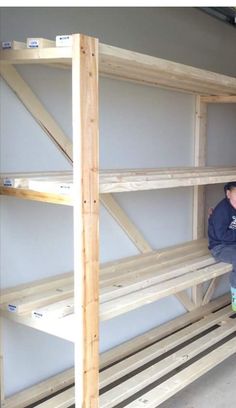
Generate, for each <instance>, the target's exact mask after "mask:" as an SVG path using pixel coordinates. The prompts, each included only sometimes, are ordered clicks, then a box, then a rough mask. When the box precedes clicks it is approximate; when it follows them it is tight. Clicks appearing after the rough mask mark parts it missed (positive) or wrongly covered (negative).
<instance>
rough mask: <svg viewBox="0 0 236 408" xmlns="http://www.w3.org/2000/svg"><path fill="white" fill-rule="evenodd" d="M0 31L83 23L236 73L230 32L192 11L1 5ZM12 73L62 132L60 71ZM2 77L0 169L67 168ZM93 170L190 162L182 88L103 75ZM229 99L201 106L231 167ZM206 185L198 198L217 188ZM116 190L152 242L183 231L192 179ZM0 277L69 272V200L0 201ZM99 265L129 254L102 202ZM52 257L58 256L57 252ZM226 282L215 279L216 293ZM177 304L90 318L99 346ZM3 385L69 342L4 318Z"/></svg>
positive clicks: (187, 100) (58, 359)
mask: <svg viewBox="0 0 236 408" xmlns="http://www.w3.org/2000/svg"><path fill="white" fill-rule="evenodd" d="M0 23H1V24H0V27H1V28H0V37H1V39H2V40H8V39H16V40H25V38H26V37H27V36H28V37H29V36H32V37H33V36H39V37H41V36H43V37H45V38H52V39H53V38H54V37H55V35H56V34H64V33H73V32H83V33H85V34H89V35H94V36H97V37H99V38H100V40H101V41H102V42H104V43H109V44H111V45H116V46H120V47H124V48H127V49H133V50H136V51H140V52H144V53H147V54H152V55H156V56H159V57H162V58H166V59H170V60H173V61H178V62H182V63H185V64H189V65H195V66H198V67H202V68H206V69H210V70H212V71H215V72H222V73H225V74H230V75H234V76H235V75H236V72H235V71H236V69H235V66H236V65H235V60H236V58H235V57H236V54H235V39H236V32H235V30H233V28H231V27H230V26H227V25H225V24H223V23H220V22H219V21H217V20H215V19H212V18H210V17H209V16H207V15H205V14H203V13H202V12H200V11H199V10H197V9H192V8H155V9H152V8H77V9H72V8H54V9H52V8H48V9H44V8H41V9H40V8H2V9H1V15H0ZM19 71H20V73H21V74H22V76H23V77H24V78H25V79H26V80H27V81H28V83H29V84H30V85H31V86H32V88H33V89H34V90H35V92H36V93H37V94H38V95H39V97H40V99H41V100H42V101H43V103H44V104H45V106H46V107H47V108H48V110H49V111H50V112H51V113H52V115H53V116H54V117H55V118H56V119H57V121H58V122H59V123H60V125H61V126H62V128H63V129H64V131H65V132H66V133H67V135H68V136H69V137H71V96H70V95H71V85H70V81H71V78H70V74H69V72H67V71H62V70H52V69H50V68H46V67H33V68H32V67H20V68H19ZM0 86H1V89H0V91H1V93H0V98H1V112H0V113H1V170H2V171H33V170H63V169H69V168H70V167H69V165H68V163H67V162H66V160H65V159H64V158H63V157H62V156H61V155H60V154H59V153H58V151H57V150H56V148H55V147H54V146H53V145H52V144H51V142H50V141H49V140H48V139H47V137H46V136H45V135H44V134H43V132H42V131H41V130H40V129H39V127H38V126H37V124H35V122H34V120H33V119H32V117H31V116H30V115H29V113H28V112H27V111H26V110H25V108H24V107H23V106H22V105H21V103H20V102H19V101H18V100H17V99H16V97H15V96H14V94H13V93H12V92H11V91H10V90H9V89H8V87H7V86H6V84H5V83H3V82H0ZM100 101H101V104H100V106H101V107H100V165H101V168H120V167H158V166H171V165H172V166H181V165H191V164H193V129H194V109H195V101H194V97H193V96H191V95H185V94H182V93H177V92H171V91H167V90H162V89H158V88H151V87H146V86H139V85H136V84H131V83H128V82H121V81H113V80H109V79H102V80H101V86H100ZM235 112H236V109H235V106H234V105H228V106H219V105H215V106H211V107H210V108H209V123H208V136H209V142H208V163H209V164H225V165H226V164H234V157H235V153H234V152H235V148H236V137H235V131H234V129H235V126H236V115H235ZM221 191H222V186H210V187H209V188H208V194H207V205H214V204H215V203H216V201H217V200H218V199H220V198H221V196H222V192H221ZM116 198H117V200H118V202H119V203H120V205H121V206H122V207H123V208H124V209H125V211H126V212H127V214H128V215H129V216H130V218H131V219H132V220H133V221H134V223H136V225H137V226H138V227H139V229H140V230H141V232H142V233H143V235H144V237H145V238H146V239H147V240H148V241H149V242H150V244H151V245H152V246H153V248H161V247H165V246H169V245H172V244H176V243H180V242H183V241H187V240H190V239H191V234H192V230H191V221H192V218H191V206H192V190H191V188H179V189H169V190H162V191H158V190H157V191H150V192H134V193H127V194H124V193H119V194H116ZM1 202H2V206H1V221H2V222H1V238H2V239H1V245H2V247H1V254H2V257H1V284H2V287H7V286H10V285H16V284H18V283H23V282H28V281H30V280H35V279H38V278H40V277H46V276H50V275H55V274H58V273H63V272H66V271H69V270H72V266H73V265H72V209H71V208H67V207H63V206H56V205H50V204H44V203H37V202H27V201H20V200H19V201H18V200H16V199H14V198H8V197H2V198H1ZM100 215H101V217H100V218H101V221H100V238H101V245H100V259H101V262H105V261H109V260H113V259H119V258H121V257H124V256H129V255H133V254H137V249H136V248H135V247H134V246H133V244H132V243H131V242H130V241H129V240H128V238H127V237H126V235H125V234H124V232H123V231H122V230H121V228H120V227H118V226H117V224H116V223H115V222H114V220H113V219H112V218H111V217H110V216H109V214H108V213H107V211H106V210H105V209H104V208H103V207H101V214H100ZM58 254H60V255H59V256H58ZM227 288H228V282H227V280H226V279H225V280H224V282H223V283H222V285H221V287H220V288H219V290H218V292H217V294H219V293H223V292H224V291H225V290H227ZM183 312H184V308H183V307H182V306H181V305H180V304H179V302H178V301H177V300H176V299H175V298H174V297H169V298H167V299H163V300H161V301H158V302H156V303H154V304H152V305H148V306H145V307H142V308H140V309H138V310H135V311H133V312H131V313H128V314H126V315H123V316H120V317H117V318H115V319H112V320H110V321H108V322H104V323H102V324H101V331H100V337H101V351H104V350H106V349H108V348H110V347H113V346H115V345H116V344H119V343H121V342H123V341H125V340H126V339H129V338H131V337H133V336H135V335H137V334H139V333H141V332H144V331H146V330H148V329H149V328H151V327H154V326H155V325H157V324H160V323H162V322H164V321H166V320H169V319H171V318H174V317H175V316H177V315H179V314H181V313H183ZM5 328H6V330H5V331H4V348H5V353H6V359H5V382H6V393H7V395H10V394H12V393H14V392H16V391H18V390H20V389H22V388H24V387H27V386H29V385H31V384H34V383H35V382H37V381H40V380H42V379H44V378H46V377H49V376H50V375H53V374H55V373H57V372H59V371H61V370H63V369H65V368H67V367H70V366H71V365H72V364H73V345H72V344H70V343H69V342H65V341H63V340H60V339H57V338H54V337H52V336H48V335H46V334H43V333H40V332H36V331H34V330H32V329H29V328H25V327H22V326H20V325H17V324H14V323H12V322H7V321H6V322H5Z"/></svg>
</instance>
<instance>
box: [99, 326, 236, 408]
mask: <svg viewBox="0 0 236 408" xmlns="http://www.w3.org/2000/svg"><path fill="white" fill-rule="evenodd" d="M235 331H236V324H235V322H234V321H232V320H231V321H229V322H227V323H225V324H224V325H223V326H222V327H219V328H217V329H215V330H214V331H212V332H210V333H208V334H206V335H204V336H203V337H201V338H200V339H197V340H195V341H193V342H192V343H190V344H189V345H187V346H185V347H183V348H181V349H180V350H178V351H176V352H175V353H174V355H170V356H168V357H166V358H164V359H163V360H161V361H159V362H157V363H154V364H153V365H152V366H151V367H149V368H146V369H144V370H143V371H142V372H141V373H138V374H136V375H134V376H133V377H131V378H130V379H128V380H126V381H124V382H122V383H121V384H120V385H118V386H116V387H115V388H112V389H111V390H110V391H108V392H106V393H104V394H102V395H101V397H100V408H113V407H115V406H116V405H117V404H118V403H120V402H122V401H124V400H125V399H127V398H129V397H131V396H132V395H134V394H135V393H136V392H138V391H140V390H142V389H143V388H144V387H146V386H148V385H150V384H151V383H153V382H154V381H156V380H158V379H159V378H161V377H163V376H164V375H166V374H168V373H169V372H171V371H172V370H174V369H175V368H177V367H179V366H181V364H183V363H185V362H186V361H188V360H191V359H192V358H193V357H195V356H196V355H198V354H200V353H201V352H203V351H204V350H206V349H208V348H209V347H211V346H212V345H214V344H216V343H217V342H219V341H220V340H222V339H224V338H225V337H227V336H228V335H230V334H231V333H234V332H235Z"/></svg>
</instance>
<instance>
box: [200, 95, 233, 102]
mask: <svg viewBox="0 0 236 408" xmlns="http://www.w3.org/2000/svg"><path fill="white" fill-rule="evenodd" d="M201 99H202V102H205V103H236V95H217V96H210V95H209V96H201Z"/></svg>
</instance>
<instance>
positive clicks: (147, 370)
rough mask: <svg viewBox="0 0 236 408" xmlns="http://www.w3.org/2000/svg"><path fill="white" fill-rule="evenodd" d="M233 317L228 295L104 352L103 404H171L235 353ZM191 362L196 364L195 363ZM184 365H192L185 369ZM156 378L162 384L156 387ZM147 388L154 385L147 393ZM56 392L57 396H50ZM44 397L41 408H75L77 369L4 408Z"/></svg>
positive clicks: (107, 407) (108, 406) (22, 394)
mask: <svg viewBox="0 0 236 408" xmlns="http://www.w3.org/2000/svg"><path fill="white" fill-rule="evenodd" d="M232 315H233V312H232V310H231V306H230V305H229V296H227V295H224V296H222V297H220V298H218V299H215V300H214V301H212V302H211V303H209V304H208V305H205V306H201V307H199V308H197V309H195V310H194V311H192V312H190V313H186V314H184V315H182V316H179V317H177V318H176V319H173V320H172V321H169V322H167V323H164V324H162V325H161V326H159V327H157V328H154V329H152V330H150V331H148V332H147V333H144V334H142V335H139V336H137V337H136V338H134V339H131V340H129V341H127V342H125V343H123V344H121V345H119V346H117V347H115V348H113V349H111V350H109V351H106V352H104V353H102V354H101V356H100V369H101V370H102V371H101V373H100V390H101V395H100V401H99V406H100V407H101V408H113V407H115V406H116V405H117V404H119V403H121V404H122V406H124V407H127V408H128V407H132V408H133V407H136V406H140V407H141V406H143V405H142V404H143V401H144V399H145V401H146V402H145V404H144V405H145V406H146V405H147V403H148V405H147V406H148V407H149V408H154V407H156V406H158V405H159V404H160V403H161V402H164V401H165V400H167V399H168V398H169V397H170V396H171V395H173V394H174V393H175V392H176V390H179V389H182V388H183V387H184V386H187V385H188V384H190V383H191V382H192V381H194V380H195V379H197V378H198V377H199V376H201V375H202V374H203V373H204V372H207V371H208V370H209V369H211V368H212V367H214V366H215V365H217V364H219V363H220V362H221V361H223V360H224V359H226V358H227V357H229V356H230V355H232V354H233V353H235V352H236V345H235V332H236V321H235V319H231V316H232ZM196 336H198V337H199V338H198V337H196ZM221 340H222V341H224V344H223V345H222V344H221V343H220V341H221ZM186 342H188V343H186ZM210 348H211V349H210ZM208 350H209V351H208ZM166 352H168V355H166V354H165V353H166ZM202 353H205V355H202ZM162 356H163V357H162ZM192 358H195V360H193V361H191V359H192ZM157 359H158V360H157ZM186 362H189V365H188V366H187V367H186V366H185V363H186ZM175 369H178V372H177V373H176V372H175V371H174V370H175ZM137 370H138V371H137ZM127 374H128V377H127ZM157 380H159V385H156V384H155V382H156V381H157ZM68 385H69V386H70V385H71V388H69V389H67V390H64V389H63V386H64V387H65V386H68ZM147 386H149V387H150V388H149V391H148V392H147V391H146V387H147ZM55 390H57V391H59V394H58V395H56V396H53V395H52V396H51V394H53V392H55ZM160 390H164V392H160ZM137 392H139V393H140V394H139V396H137V395H136V393H137ZM42 397H46V398H47V397H48V399H47V400H46V401H45V402H41V403H40V404H39V405H37V406H39V407H41V408H47V407H52V406H59V405H60V406H63V407H69V406H71V404H73V403H74V387H73V369H69V370H67V371H66V372H64V373H60V374H58V375H57V376H55V377H52V378H49V379H48V380H46V381H44V382H42V383H40V384H37V385H35V386H33V387H31V388H29V389H26V390H24V391H22V392H20V393H19V394H16V395H14V396H12V397H9V398H8V399H6V400H5V401H3V402H2V406H3V407H4V408H13V407H14V406H15V405H14V404H15V402H16V401H17V402H19V408H23V407H24V406H25V405H26V404H27V403H28V402H39V401H40V399H41V398H42ZM128 398H129V400H128ZM153 404H154V405H153Z"/></svg>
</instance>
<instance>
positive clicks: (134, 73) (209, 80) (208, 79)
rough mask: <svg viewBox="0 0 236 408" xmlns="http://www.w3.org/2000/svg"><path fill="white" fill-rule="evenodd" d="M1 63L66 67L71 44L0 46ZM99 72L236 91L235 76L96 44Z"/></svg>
mask: <svg viewBox="0 0 236 408" xmlns="http://www.w3.org/2000/svg"><path fill="white" fill-rule="evenodd" d="M0 61H1V64H46V65H48V64H52V66H56V67H61V68H69V67H70V65H71V63H72V48H71V47H54V48H38V49H20V50H1V51H0ZM99 72H100V74H101V75H102V76H108V77H111V78H116V79H122V80H128V81H132V82H138V83H142V84H145V85H152V86H159V87H164V88H168V89H174V90H178V91H183V92H187V93H197V94H202V95H213V96H214V95H215V96H217V95H225V96H226V95H236V78H234V77H229V76H226V75H222V74H217V73H214V72H210V71H206V70H203V69H199V68H195V67H191V66H188V65H183V64H179V63H176V62H172V61H168V60H164V59H161V58H157V57H152V56H149V55H145V54H140V53H137V52H133V51H129V50H125V49H121V48H117V47H113V46H110V45H106V44H101V43H100V44H99Z"/></svg>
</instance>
